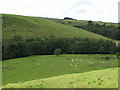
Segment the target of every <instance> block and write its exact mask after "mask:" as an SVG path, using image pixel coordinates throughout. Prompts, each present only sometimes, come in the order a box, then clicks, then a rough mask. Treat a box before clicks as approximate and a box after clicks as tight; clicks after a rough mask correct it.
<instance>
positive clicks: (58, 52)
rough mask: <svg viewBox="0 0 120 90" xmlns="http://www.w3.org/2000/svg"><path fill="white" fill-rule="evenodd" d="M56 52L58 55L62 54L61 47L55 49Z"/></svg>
mask: <svg viewBox="0 0 120 90" xmlns="http://www.w3.org/2000/svg"><path fill="white" fill-rule="evenodd" d="M54 54H55V55H57V56H58V55H60V54H61V49H59V48H58V49H55V51H54Z"/></svg>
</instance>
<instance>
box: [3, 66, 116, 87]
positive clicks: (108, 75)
mask: <svg viewBox="0 0 120 90" xmlns="http://www.w3.org/2000/svg"><path fill="white" fill-rule="evenodd" d="M117 74H118V68H111V69H104V70H97V71H91V72H86V73H80V74H67V75H62V76H57V77H50V78H46V79H38V80H32V81H27V82H19V83H13V84H8V85H5V86H3V87H5V88H117V87H118V75H117Z"/></svg>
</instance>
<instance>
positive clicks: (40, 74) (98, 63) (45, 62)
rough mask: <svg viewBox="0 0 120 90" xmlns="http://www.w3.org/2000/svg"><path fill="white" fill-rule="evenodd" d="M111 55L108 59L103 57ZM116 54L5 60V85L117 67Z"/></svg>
mask: <svg viewBox="0 0 120 90" xmlns="http://www.w3.org/2000/svg"><path fill="white" fill-rule="evenodd" d="M105 56H109V57H110V59H109V60H108V61H107V60H106V59H103V58H101V57H105ZM115 57H116V56H115V55H98V54H94V55H87V54H86V55H85V54H84V55H61V56H55V55H39V56H30V57H24V58H16V59H11V60H6V61H3V67H2V68H3V85H5V84H8V83H18V82H26V81H31V80H36V79H43V78H49V77H54V76H60V75H65V74H73V73H84V72H89V71H95V70H101V69H107V68H116V67H117V66H118V60H117V59H116V58H115Z"/></svg>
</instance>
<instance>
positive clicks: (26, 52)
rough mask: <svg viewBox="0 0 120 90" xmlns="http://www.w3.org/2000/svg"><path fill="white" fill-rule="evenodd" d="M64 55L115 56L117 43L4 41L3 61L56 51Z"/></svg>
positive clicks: (65, 40) (15, 39)
mask: <svg viewBox="0 0 120 90" xmlns="http://www.w3.org/2000/svg"><path fill="white" fill-rule="evenodd" d="M58 48H59V49H60V50H61V53H62V54H114V53H116V51H117V47H116V45H115V43H113V42H112V41H110V40H102V39H100V40H93V39H88V38H85V39H83V38H77V37H75V38H63V37H61V38H60V37H59V38H58V37H55V36H51V37H49V38H27V39H23V38H22V37H21V36H14V37H13V38H11V39H5V40H3V45H2V59H3V60H7V59H12V58H18V57H25V56H30V55H52V54H54V51H55V49H58Z"/></svg>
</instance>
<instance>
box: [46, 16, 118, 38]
mask: <svg viewBox="0 0 120 90" xmlns="http://www.w3.org/2000/svg"><path fill="white" fill-rule="evenodd" d="M46 19H48V20H52V21H55V22H58V23H61V24H64V25H68V26H73V27H76V28H79V29H84V30H86V31H89V32H93V33H96V34H99V35H102V36H105V37H108V38H111V39H114V40H120V27H119V25H120V24H119V23H110V22H101V21H87V20H75V19H54V18H46Z"/></svg>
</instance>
